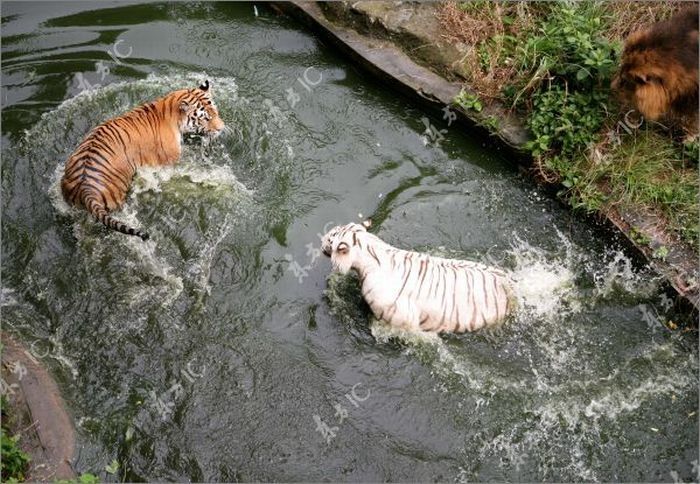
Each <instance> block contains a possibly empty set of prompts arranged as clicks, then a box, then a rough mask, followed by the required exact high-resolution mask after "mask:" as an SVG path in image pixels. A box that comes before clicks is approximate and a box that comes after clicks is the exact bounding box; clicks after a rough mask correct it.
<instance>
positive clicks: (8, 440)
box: [0, 395, 30, 482]
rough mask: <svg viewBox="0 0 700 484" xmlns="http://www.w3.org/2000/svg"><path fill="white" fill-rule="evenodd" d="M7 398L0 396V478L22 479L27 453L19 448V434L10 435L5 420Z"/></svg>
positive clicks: (25, 470) (27, 461)
mask: <svg viewBox="0 0 700 484" xmlns="http://www.w3.org/2000/svg"><path fill="white" fill-rule="evenodd" d="M7 406H8V405H7V400H6V399H5V396H4V395H3V396H2V397H1V398H0V413H2V417H3V418H2V426H1V427H0V454H1V455H0V480H2V482H13V481H14V482H16V481H23V480H24V475H25V473H26V472H27V468H28V467H29V461H30V458H29V455H27V454H26V453H25V452H24V451H22V449H20V448H19V445H18V442H19V439H20V436H19V435H15V436H10V435H9V429H8V428H7V427H6V422H7Z"/></svg>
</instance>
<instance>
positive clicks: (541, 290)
mask: <svg viewBox="0 0 700 484" xmlns="http://www.w3.org/2000/svg"><path fill="white" fill-rule="evenodd" d="M557 235H558V237H559V239H560V240H561V241H562V246H563V247H564V248H565V254H564V258H563V260H562V259H557V258H556V257H553V256H552V254H548V253H547V252H546V251H545V250H543V249H540V248H538V247H534V246H532V245H530V244H529V243H528V242H526V241H524V240H522V239H521V238H520V237H519V236H518V235H517V234H515V235H514V242H513V243H512V245H511V249H510V250H508V251H507V252H508V254H509V255H510V256H512V258H513V260H514V262H515V267H514V268H513V269H512V270H511V271H510V277H511V279H512V280H513V290H514V293H515V297H516V299H517V300H518V306H519V311H525V313H526V314H527V316H534V317H536V318H544V319H554V318H560V317H561V313H562V310H563V309H564V303H566V302H568V303H573V304H572V305H571V306H570V307H569V308H568V311H572V312H573V311H578V310H579V309H580V305H578V304H576V303H575V299H574V297H573V296H575V292H576V288H575V284H574V282H575V273H574V268H573V258H574V250H575V249H574V246H573V244H572V243H571V242H570V241H569V240H568V239H567V238H566V237H565V236H564V235H563V234H562V233H561V232H559V231H557Z"/></svg>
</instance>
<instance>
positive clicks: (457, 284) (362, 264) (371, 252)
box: [321, 223, 514, 333]
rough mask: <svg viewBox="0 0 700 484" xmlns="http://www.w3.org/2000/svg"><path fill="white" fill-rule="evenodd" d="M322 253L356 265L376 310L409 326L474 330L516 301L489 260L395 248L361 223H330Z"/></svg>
mask: <svg viewBox="0 0 700 484" xmlns="http://www.w3.org/2000/svg"><path fill="white" fill-rule="evenodd" d="M321 250H322V252H323V253H324V254H325V255H326V256H328V257H330V258H331V263H332V264H333V268H334V270H336V271H338V272H341V273H347V272H349V271H350V270H355V271H356V272H357V273H358V275H359V276H360V282H361V285H362V296H363V297H364V299H365V301H367V303H368V304H369V307H370V308H371V309H372V312H373V313H374V315H375V316H376V317H377V318H379V319H381V320H383V321H385V322H387V323H389V324H391V325H394V326H397V327H400V328H402V329H406V330H409V331H431V332H455V333H461V332H464V331H474V330H477V329H480V328H483V327H484V326H490V325H493V324H495V323H497V322H499V321H502V320H503V319H504V318H505V317H506V316H507V315H508V314H509V313H510V312H511V311H512V309H513V303H514V300H513V298H512V296H511V294H512V291H511V288H510V282H509V280H508V277H507V276H506V274H505V273H504V272H502V271H500V270H498V269H494V268H491V267H487V266H485V265H482V264H479V263H476V262H468V261H462V260H456V259H443V258H441V257H432V256H430V255H427V254H421V253H419V252H410V251H407V250H401V249H397V248H395V247H392V246H391V245H389V244H387V243H385V242H383V241H382V240H381V239H379V238H378V237H377V236H375V235H373V234H370V233H369V232H367V229H366V228H365V227H364V226H363V225H360V224H356V223H350V224H347V225H343V226H338V227H334V228H332V229H331V230H330V231H329V232H328V233H327V234H325V235H324V236H323V239H322V242H321Z"/></svg>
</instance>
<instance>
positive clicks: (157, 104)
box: [61, 81, 224, 240]
mask: <svg viewBox="0 0 700 484" xmlns="http://www.w3.org/2000/svg"><path fill="white" fill-rule="evenodd" d="M223 128H224V123H223V121H222V120H221V118H220V117H219V113H218V111H217V109H216V106H215V105H214V103H213V102H212V100H211V90H210V89H209V81H206V82H205V83H204V84H202V85H201V86H199V87H198V88H195V89H182V90H179V91H174V92H171V93H170V94H168V95H166V96H164V97H162V98H160V99H157V100H155V101H153V102H149V103H147V104H144V105H142V106H139V107H137V108H135V109H133V110H132V111H129V112H128V113H126V114H123V115H121V116H118V117H116V118H113V119H110V120H108V121H105V122H104V123H102V124H101V125H99V126H97V127H96V128H95V129H93V130H92V131H91V132H90V133H89V134H88V135H87V136H86V138H85V139H84V140H83V141H82V142H81V143H80V145H78V147H77V149H76V150H75V151H74V152H73V153H72V154H71V156H70V157H69V158H68V160H67V161H66V165H65V168H64V173H63V178H62V179H61V191H62V193H63V197H64V198H65V200H66V201H67V202H68V203H69V204H71V205H74V206H78V207H84V208H85V209H86V210H87V211H88V212H89V213H91V214H92V215H94V216H95V217H96V218H97V220H99V221H100V222H101V223H102V224H104V225H105V226H107V227H108V228H110V229H112V230H116V231H119V232H122V233H124V234H128V235H137V236H139V237H141V238H142V239H143V240H147V239H148V237H149V236H148V234H147V233H145V232H143V231H141V230H138V229H135V228H132V227H129V226H127V225H126V224H124V223H122V222H120V221H118V220H116V219H114V218H113V217H112V216H111V215H109V212H111V211H113V210H116V209H118V208H119V207H121V206H122V204H123V203H124V201H125V199H126V195H127V193H128V190H129V187H130V186H131V181H132V179H133V176H134V174H135V173H136V170H137V169H138V168H139V167H141V166H145V165H150V166H159V165H169V164H173V163H175V162H176V161H177V160H178V159H179V158H180V153H181V141H182V134H183V133H197V134H202V135H209V136H213V135H216V134H218V133H219V132H220V131H221V130H222V129H223Z"/></svg>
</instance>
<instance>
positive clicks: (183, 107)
mask: <svg viewBox="0 0 700 484" xmlns="http://www.w3.org/2000/svg"><path fill="white" fill-rule="evenodd" d="M189 109H190V104H189V103H188V102H187V101H180V111H181V112H183V113H186V112H187V111H189Z"/></svg>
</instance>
